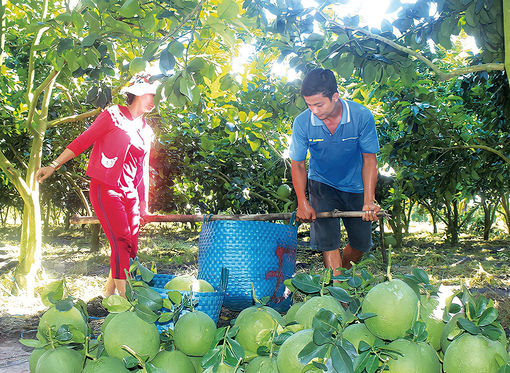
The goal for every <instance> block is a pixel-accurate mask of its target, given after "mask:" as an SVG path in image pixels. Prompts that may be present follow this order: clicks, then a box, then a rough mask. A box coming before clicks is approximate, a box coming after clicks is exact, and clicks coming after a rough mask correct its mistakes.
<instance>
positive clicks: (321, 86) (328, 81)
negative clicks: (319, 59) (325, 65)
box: [301, 68, 338, 100]
mask: <svg viewBox="0 0 510 373" xmlns="http://www.w3.org/2000/svg"><path fill="white" fill-rule="evenodd" d="M337 92H338V86H337V83H336V78H335V74H333V71H331V70H325V69H320V68H319V69H314V70H312V71H310V72H309V73H308V74H306V76H305V78H304V79H303V84H302V85H301V94H302V95H303V96H305V97H308V96H313V95H316V94H318V93H322V95H323V96H324V97H327V98H329V99H330V100H331V98H332V97H333V95H334V94H335V93H337Z"/></svg>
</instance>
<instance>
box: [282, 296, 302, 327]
mask: <svg viewBox="0 0 510 373" xmlns="http://www.w3.org/2000/svg"><path fill="white" fill-rule="evenodd" d="M303 304H304V303H303V302H297V303H294V304H293V305H292V306H291V307H290V308H289V310H288V311H287V313H286V314H285V315H284V316H283V322H284V325H287V324H290V323H291V322H294V321H296V313H297V311H298V310H299V309H300V308H301V306H302V305H303Z"/></svg>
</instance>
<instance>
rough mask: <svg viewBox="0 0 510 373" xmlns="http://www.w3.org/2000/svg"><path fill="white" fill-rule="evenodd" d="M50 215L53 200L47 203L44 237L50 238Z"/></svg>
mask: <svg viewBox="0 0 510 373" xmlns="http://www.w3.org/2000/svg"><path fill="white" fill-rule="evenodd" d="M50 214H51V199H48V202H47V203H46V213H45V214H44V228H43V236H48V234H49V232H50Z"/></svg>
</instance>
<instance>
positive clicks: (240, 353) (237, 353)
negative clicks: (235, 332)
mask: <svg viewBox="0 0 510 373" xmlns="http://www.w3.org/2000/svg"><path fill="white" fill-rule="evenodd" d="M226 340H227V342H228V344H229V345H230V347H231V348H232V353H233V355H234V357H235V359H236V361H239V360H240V359H242V358H243V357H244V349H243V347H242V346H241V345H240V344H239V342H237V341H236V340H235V339H232V338H230V337H227V339H226Z"/></svg>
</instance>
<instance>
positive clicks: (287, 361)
mask: <svg viewBox="0 0 510 373" xmlns="http://www.w3.org/2000/svg"><path fill="white" fill-rule="evenodd" d="M312 339H313V329H305V330H301V331H299V332H297V333H295V334H293V335H291V336H290V337H289V338H287V339H286V340H285V342H283V344H282V345H281V347H280V351H279V352H278V357H277V358H276V362H277V364H278V371H279V372H280V373H297V372H301V371H302V370H303V367H304V365H303V364H301V362H300V361H299V359H298V355H299V353H300V352H301V350H302V349H303V347H305V346H306V345H307V344H308V343H310V342H311V341H312Z"/></svg>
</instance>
